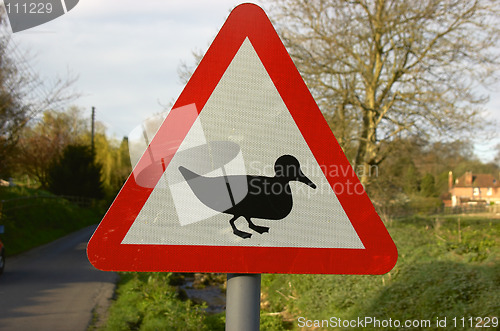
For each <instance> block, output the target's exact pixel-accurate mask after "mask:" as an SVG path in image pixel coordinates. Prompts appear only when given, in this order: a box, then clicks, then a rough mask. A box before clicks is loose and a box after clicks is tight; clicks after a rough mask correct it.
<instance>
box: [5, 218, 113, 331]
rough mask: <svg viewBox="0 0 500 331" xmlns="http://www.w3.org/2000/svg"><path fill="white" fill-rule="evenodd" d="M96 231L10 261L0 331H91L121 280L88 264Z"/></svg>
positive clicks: (70, 238) (32, 251) (83, 233)
mask: <svg viewBox="0 0 500 331" xmlns="http://www.w3.org/2000/svg"><path fill="white" fill-rule="evenodd" d="M94 230H95V226H93V227H88V228H85V229H82V230H80V231H78V232H75V233H73V234H71V235H69V236H66V237H64V238H61V239H58V240H56V241H54V242H52V243H50V244H47V245H44V246H42V247H39V248H37V249H34V250H31V251H29V252H27V253H25V254H22V255H19V256H17V257H12V258H7V261H6V264H5V271H4V274H3V275H1V276H0V330H1V331H4V330H5V331H11V330H12V331H24V330H27V331H30V330H37V331H38V330H40V331H44V330H51V331H57V330H64V331H68V330H71V331H79V330H82V331H83V330H86V329H87V327H88V325H89V323H90V321H91V319H92V317H93V309H94V308H98V307H103V306H105V305H106V303H107V302H108V301H109V299H110V298H111V296H112V294H113V290H114V284H115V282H116V278H117V275H116V274H115V273H112V272H103V271H99V270H97V269H95V268H94V267H93V266H92V265H91V264H90V263H89V261H88V260H87V255H86V246H87V242H88V240H89V238H90V236H91V235H92V233H93V231H94ZM5 235H8V234H5ZM6 249H7V250H8V249H9V248H8V247H6Z"/></svg>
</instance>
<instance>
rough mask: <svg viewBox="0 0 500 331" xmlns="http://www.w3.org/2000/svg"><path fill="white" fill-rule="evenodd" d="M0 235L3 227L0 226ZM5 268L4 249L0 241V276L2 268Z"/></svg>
mask: <svg viewBox="0 0 500 331" xmlns="http://www.w3.org/2000/svg"><path fill="white" fill-rule="evenodd" d="M0 233H3V225H0ZM4 267H5V249H4V247H3V243H2V241H1V240H0V275H1V274H2V273H3V268H4Z"/></svg>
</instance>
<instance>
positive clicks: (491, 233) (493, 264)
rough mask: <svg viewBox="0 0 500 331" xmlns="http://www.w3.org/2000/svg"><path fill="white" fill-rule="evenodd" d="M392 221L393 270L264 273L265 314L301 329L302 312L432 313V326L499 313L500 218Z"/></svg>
mask: <svg viewBox="0 0 500 331" xmlns="http://www.w3.org/2000/svg"><path fill="white" fill-rule="evenodd" d="M459 219H460V221H459ZM459 224H460V225H459ZM387 228H388V230H389V232H390V233H391V236H392V237H393V239H394V241H395V243H396V246H397V247H398V252H399V259H398V262H397V264H396V266H395V267H394V269H393V270H392V271H391V272H389V273H387V274H385V275H380V276H355V275H265V276H264V277H263V292H264V293H265V307H266V308H265V312H264V314H266V313H267V314H271V315H269V316H272V317H274V318H276V317H279V318H280V319H281V321H282V324H281V327H283V328H285V327H286V328H288V329H299V327H298V318H299V317H301V316H302V317H304V318H305V319H308V320H323V319H327V320H328V319H330V318H331V317H337V318H341V319H347V320H351V319H357V318H358V317H360V318H364V317H366V316H369V317H376V318H377V319H379V320H388V319H389V318H390V319H392V320H400V321H405V320H416V319H418V320H422V319H426V320H427V319H428V320H431V321H432V322H433V323H434V324H433V325H432V328H433V329H434V328H436V327H435V321H436V318H440V319H442V318H444V317H447V319H448V321H450V319H452V318H453V317H456V318H461V317H466V318H468V317H471V316H472V317H487V316H489V317H493V316H496V317H500V305H499V300H498V298H499V297H500V264H499V254H498V253H499V247H500V245H499V244H500V242H499V241H500V239H499V238H500V236H499V234H500V222H499V220H488V219H481V218H464V217H462V218H457V217H442V218H438V219H435V218H417V217H413V218H406V219H401V220H396V221H392V222H391V223H390V224H388V225H387ZM365 327H366V326H365ZM263 329H265V328H263ZM319 329H321V328H319ZM367 329H370V327H368V328H367ZM385 329H390V328H385ZM393 329H397V328H393ZM269 330H272V328H269Z"/></svg>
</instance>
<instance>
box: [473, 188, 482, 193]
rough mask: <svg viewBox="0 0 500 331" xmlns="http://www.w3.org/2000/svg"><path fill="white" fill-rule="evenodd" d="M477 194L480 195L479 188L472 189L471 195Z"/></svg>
mask: <svg viewBox="0 0 500 331" xmlns="http://www.w3.org/2000/svg"><path fill="white" fill-rule="evenodd" d="M479 193H481V191H480V190H479V187H474V191H472V194H473V195H479Z"/></svg>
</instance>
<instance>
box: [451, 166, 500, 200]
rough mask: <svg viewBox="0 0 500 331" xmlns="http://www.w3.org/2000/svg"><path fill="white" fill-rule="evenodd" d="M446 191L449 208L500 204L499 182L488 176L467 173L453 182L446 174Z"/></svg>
mask: <svg viewBox="0 0 500 331" xmlns="http://www.w3.org/2000/svg"><path fill="white" fill-rule="evenodd" d="M448 189H449V193H450V195H451V206H452V207H455V206H461V205H475V204H491V203H495V204H500V181H499V180H497V179H496V178H495V177H494V176H493V175H490V174H473V173H472V172H471V171H467V172H466V173H465V174H463V175H462V176H460V177H458V178H457V179H455V181H453V173H452V172H451V171H450V172H449V173H448Z"/></svg>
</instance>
